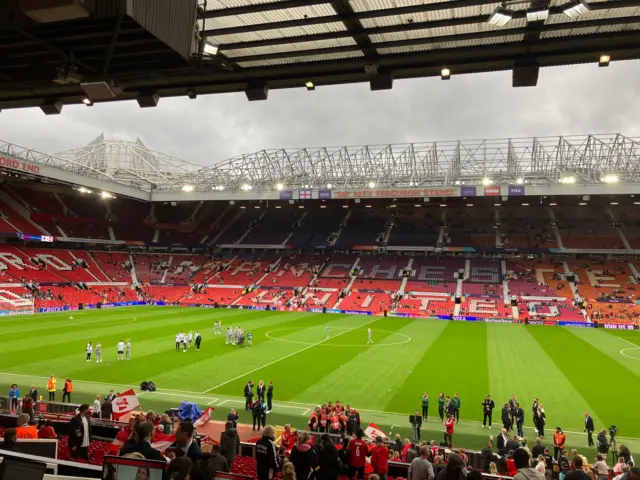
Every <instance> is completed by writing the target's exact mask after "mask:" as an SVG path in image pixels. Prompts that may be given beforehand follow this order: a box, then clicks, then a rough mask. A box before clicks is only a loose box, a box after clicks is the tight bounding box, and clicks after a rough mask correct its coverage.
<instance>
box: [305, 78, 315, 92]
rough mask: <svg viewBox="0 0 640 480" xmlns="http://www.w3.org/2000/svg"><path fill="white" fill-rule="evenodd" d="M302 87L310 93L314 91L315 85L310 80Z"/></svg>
mask: <svg viewBox="0 0 640 480" xmlns="http://www.w3.org/2000/svg"><path fill="white" fill-rule="evenodd" d="M304 86H305V87H307V90H308V91H310V92H311V91H313V90H315V89H316V86H315V84H314V83H313V82H312V81H311V80H307V81H306V82H305V83H304Z"/></svg>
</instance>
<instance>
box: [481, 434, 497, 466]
mask: <svg viewBox="0 0 640 480" xmlns="http://www.w3.org/2000/svg"><path fill="white" fill-rule="evenodd" d="M492 448H493V445H491V442H489V443H487V446H486V447H484V448H483V449H482V451H481V452H480V457H481V458H482V470H483V471H484V472H487V473H488V472H489V466H490V465H491V462H494V461H495V457H496V456H495V455H494V454H493V450H492Z"/></svg>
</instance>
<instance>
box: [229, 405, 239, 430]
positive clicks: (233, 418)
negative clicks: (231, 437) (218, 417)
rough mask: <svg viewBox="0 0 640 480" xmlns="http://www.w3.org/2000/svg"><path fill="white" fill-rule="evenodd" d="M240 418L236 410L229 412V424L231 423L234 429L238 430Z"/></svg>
mask: <svg viewBox="0 0 640 480" xmlns="http://www.w3.org/2000/svg"><path fill="white" fill-rule="evenodd" d="M239 418H240V415H238V412H236V410H235V409H234V408H232V409H231V410H229V414H228V415H227V422H231V423H232V424H233V428H236V427H237V426H238V419H239Z"/></svg>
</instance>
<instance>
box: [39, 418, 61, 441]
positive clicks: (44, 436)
mask: <svg viewBox="0 0 640 480" xmlns="http://www.w3.org/2000/svg"><path fill="white" fill-rule="evenodd" d="M56 438H58V435H57V434H56V431H55V429H54V428H53V422H52V421H51V420H47V421H46V422H44V425H43V426H41V427H40V430H38V439H40V440H49V439H56Z"/></svg>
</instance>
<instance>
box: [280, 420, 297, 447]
mask: <svg viewBox="0 0 640 480" xmlns="http://www.w3.org/2000/svg"><path fill="white" fill-rule="evenodd" d="M295 444H296V434H295V433H294V432H293V430H291V425H289V424H288V423H287V424H286V425H285V426H284V432H282V437H281V438H280V446H281V447H283V448H284V451H285V452H286V453H287V454H289V453H291V449H292V448H293V447H294V446H295Z"/></svg>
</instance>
